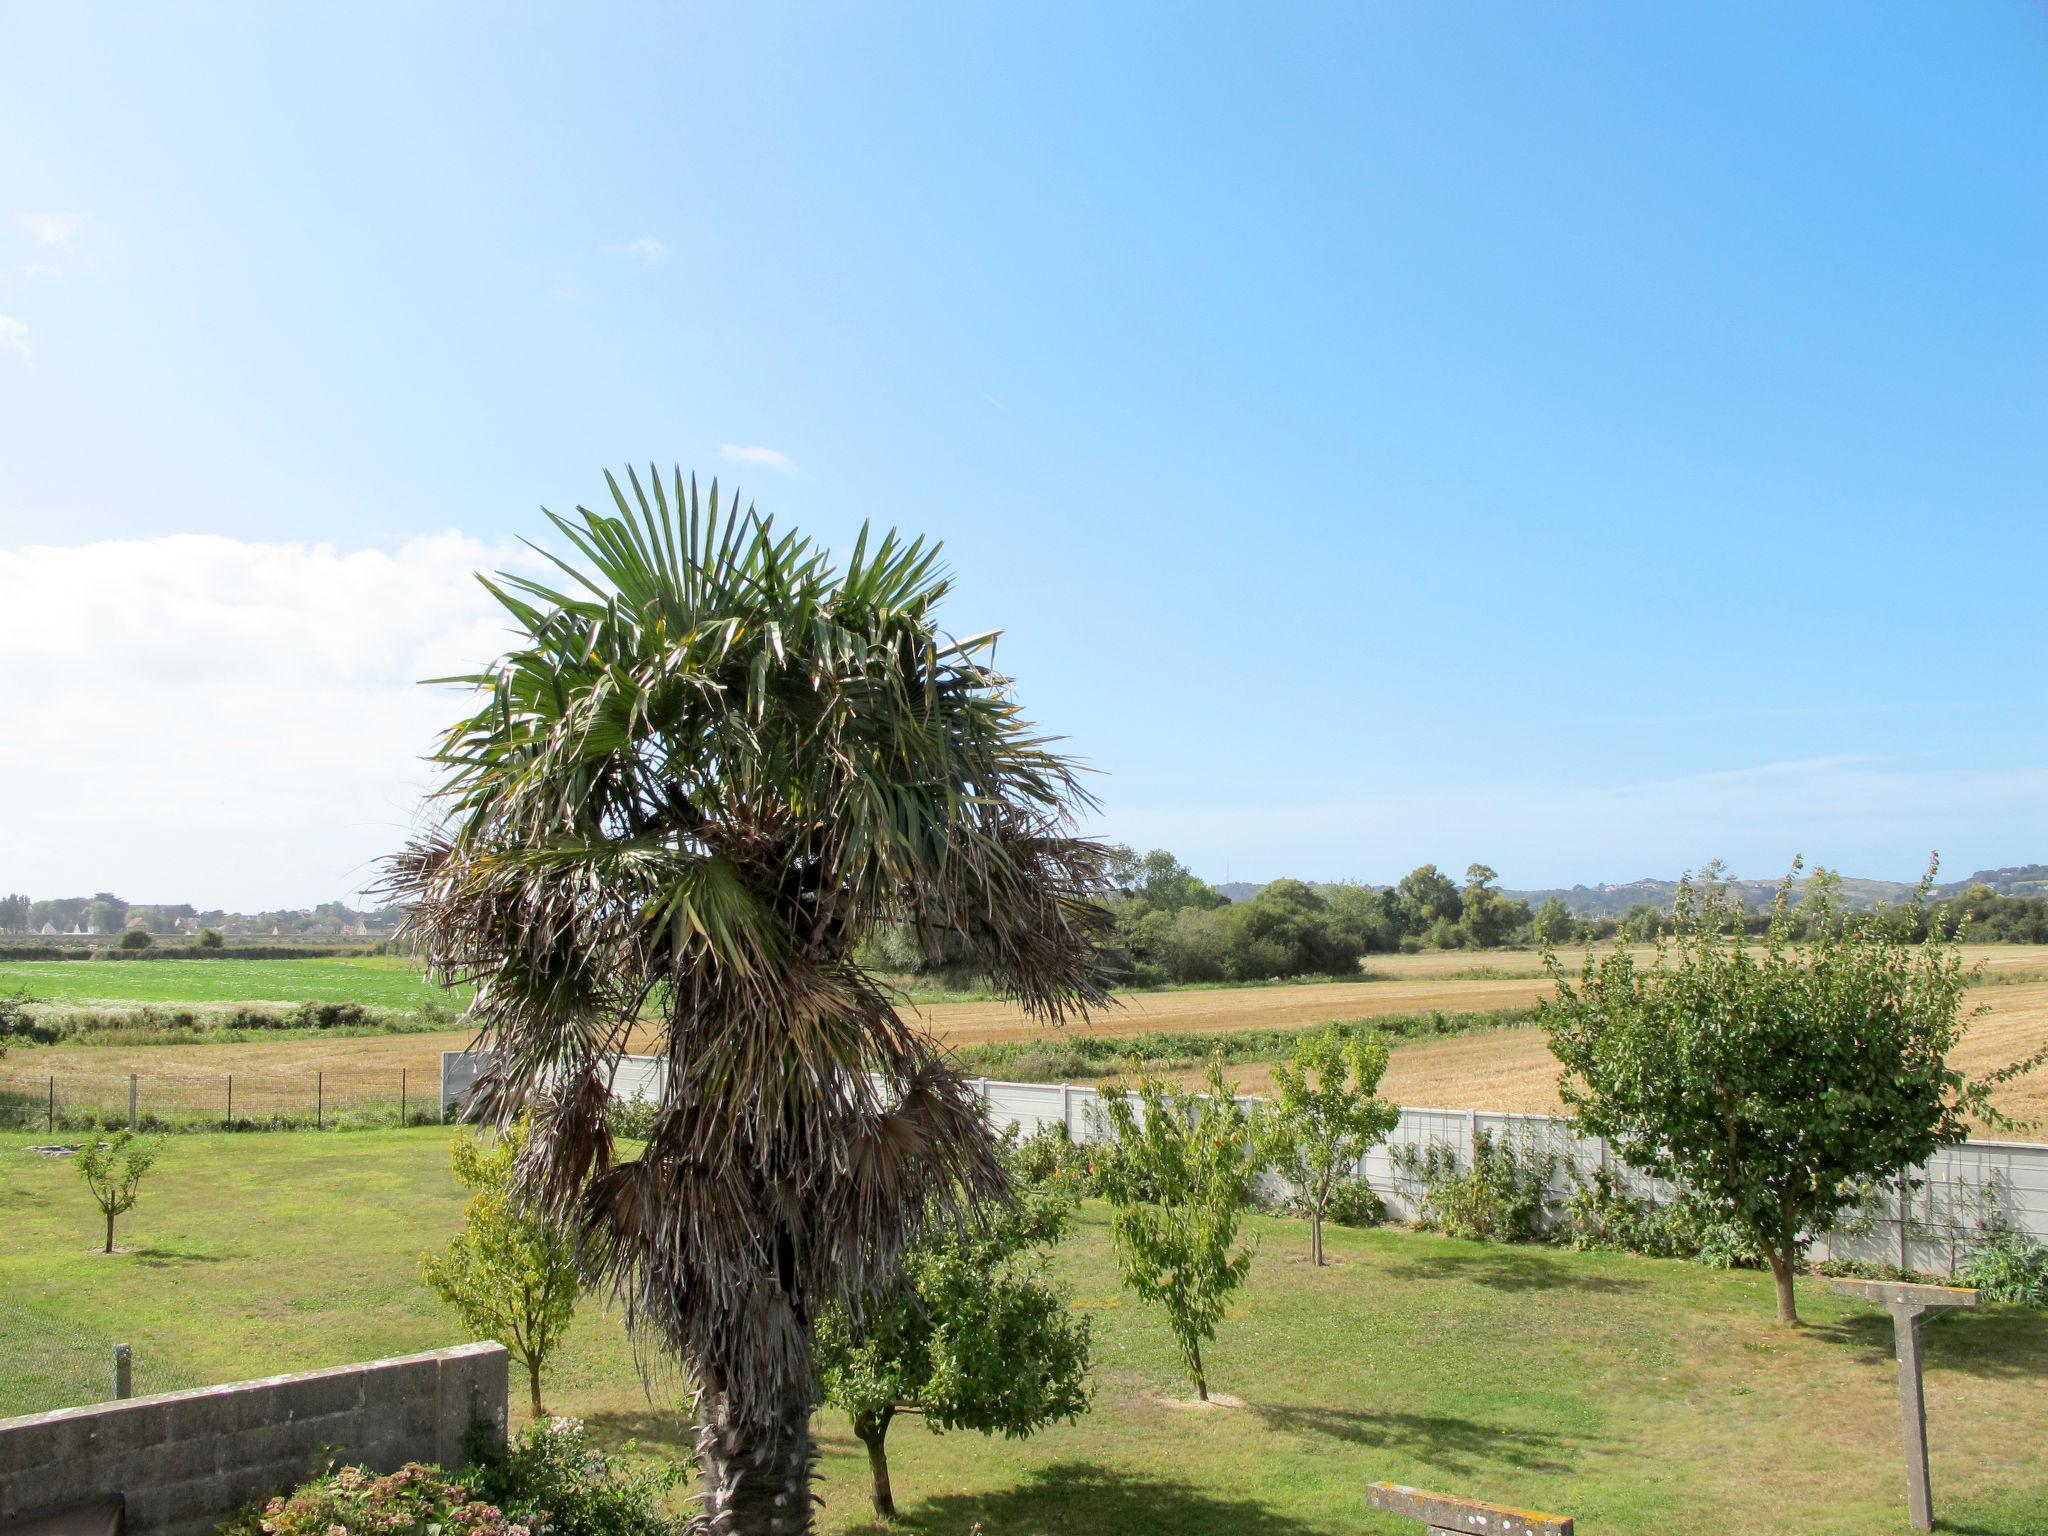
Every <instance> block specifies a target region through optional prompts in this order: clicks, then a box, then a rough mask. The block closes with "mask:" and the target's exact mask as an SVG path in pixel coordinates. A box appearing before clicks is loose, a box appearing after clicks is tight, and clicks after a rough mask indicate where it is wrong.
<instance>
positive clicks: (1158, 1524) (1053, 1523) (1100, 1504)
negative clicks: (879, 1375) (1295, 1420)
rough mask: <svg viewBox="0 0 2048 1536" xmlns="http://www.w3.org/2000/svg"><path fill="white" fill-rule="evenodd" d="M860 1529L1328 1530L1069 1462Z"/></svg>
mask: <svg viewBox="0 0 2048 1536" xmlns="http://www.w3.org/2000/svg"><path fill="white" fill-rule="evenodd" d="M854 1529H856V1530H861V1531H903V1530H906V1529H907V1530H911V1531H918V1532H924V1533H927V1536H963V1533H965V1532H967V1531H971V1530H977V1529H979V1530H983V1531H987V1532H990V1533H991V1536H994V1533H1000V1536H1054V1533H1058V1536H1325V1533H1326V1532H1327V1530H1328V1529H1329V1527H1328V1526H1322V1525H1308V1524H1305V1523H1303V1522H1302V1521H1300V1520H1297V1519H1295V1518H1294V1517H1293V1516H1292V1515H1286V1514H1281V1513H1279V1512H1277V1511H1275V1510H1272V1509H1269V1508H1267V1507H1266V1506H1265V1505H1263V1504H1260V1503H1257V1502H1255V1501H1253V1500H1251V1499H1243V1498H1230V1497H1227V1496H1224V1495H1220V1494H1215V1493H1211V1492H1208V1491H1206V1490H1204V1489H1200V1488H1196V1487H1194V1486H1192V1485H1191V1484H1188V1483H1183V1482H1178V1481H1175V1480H1173V1479H1171V1478H1163V1477H1154V1476H1150V1475H1148V1474H1145V1473H1142V1472H1128V1471H1124V1470H1122V1469H1120V1468H1116V1467H1107V1466H1103V1465H1101V1464H1099V1463H1097V1462H1092V1461H1062V1462H1057V1463H1055V1464H1054V1465H1052V1466H1049V1467H1040V1468H1038V1469H1036V1470H1035V1471H1033V1472H1032V1473H1031V1474H1030V1477H1029V1479H1028V1480H1027V1481H1025V1482H1023V1483H1021V1484H1019V1485H1017V1486H1015V1487H1011V1488H998V1489H993V1490H991V1491H990V1492H987V1493H955V1494H941V1495H940V1496H938V1497H937V1498H926V1499H913V1500H909V1501H906V1503H905V1508H904V1510H903V1513H902V1515H901V1517H900V1518H899V1519H898V1520H897V1522H896V1523H895V1524H894V1525H882V1524H879V1523H875V1522H870V1523H868V1524H865V1525H860V1526H856V1527H854Z"/></svg>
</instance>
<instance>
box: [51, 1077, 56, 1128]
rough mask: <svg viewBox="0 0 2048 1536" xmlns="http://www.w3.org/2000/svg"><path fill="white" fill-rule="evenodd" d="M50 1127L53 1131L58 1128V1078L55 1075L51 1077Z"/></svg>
mask: <svg viewBox="0 0 2048 1536" xmlns="http://www.w3.org/2000/svg"><path fill="white" fill-rule="evenodd" d="M50 1129H51V1131H52V1132H55V1130H56V1129H57V1079H56V1078H55V1077H52V1078H51V1079H50Z"/></svg>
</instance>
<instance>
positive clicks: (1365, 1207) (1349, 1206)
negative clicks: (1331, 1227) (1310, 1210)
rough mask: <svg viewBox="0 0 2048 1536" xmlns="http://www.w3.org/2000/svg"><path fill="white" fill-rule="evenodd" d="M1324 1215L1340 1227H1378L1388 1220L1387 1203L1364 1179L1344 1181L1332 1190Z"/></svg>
mask: <svg viewBox="0 0 2048 1536" xmlns="http://www.w3.org/2000/svg"><path fill="white" fill-rule="evenodd" d="M1324 1214H1325V1215H1326V1216H1327V1217H1328V1218H1329V1219H1330V1220H1331V1221H1334V1222H1335V1223H1337V1225H1338V1226H1340V1227H1377V1226H1380V1225H1381V1224H1382V1223H1384V1222H1385V1221H1386V1219H1387V1202H1386V1201H1384V1200H1382V1199H1381V1198H1380V1197H1379V1196H1378V1195H1376V1194H1374V1193H1373V1189H1372V1186H1371V1185H1370V1184H1368V1183H1366V1182H1365V1180H1363V1179H1344V1180H1341V1181H1339V1182H1338V1183H1337V1184H1336V1185H1334V1186H1333V1187H1332V1188H1331V1190H1330V1207H1329V1209H1328V1210H1327V1211H1326V1212H1324Z"/></svg>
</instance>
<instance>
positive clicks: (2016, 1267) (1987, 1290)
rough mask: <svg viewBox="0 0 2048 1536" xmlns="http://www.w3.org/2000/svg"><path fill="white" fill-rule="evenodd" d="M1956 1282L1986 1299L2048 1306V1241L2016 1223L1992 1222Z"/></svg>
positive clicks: (2031, 1305) (2024, 1305)
mask: <svg viewBox="0 0 2048 1536" xmlns="http://www.w3.org/2000/svg"><path fill="white" fill-rule="evenodd" d="M1956 1283H1957V1284H1959V1285H1966V1286H1969V1287H1971V1288H1972V1289H1973V1290H1976V1291H1978V1292H1980V1293H1981V1294H1982V1295H1983V1298H1984V1299H1985V1300H1986V1301H2010V1302H2017V1303H2018V1304H2019V1305H2020V1306H2023V1307H2048V1243H2042V1242H2040V1241H2038V1240H2037V1239H2035V1238H2033V1237H2030V1236H2029V1235H2028V1234H2026V1233H2025V1232H2022V1231H2020V1230H2018V1229H2017V1228H2016V1227H2011V1226H2007V1225H2005V1224H2003V1223H2000V1224H1998V1225H1994V1226H1993V1227H1991V1228H1990V1229H1989V1230H1988V1231H1987V1232H1986V1234H1985V1236H1984V1237H1983V1238H1982V1239H1981V1240H1980V1241H1979V1242H1978V1243H1977V1246H1976V1248H1975V1249H1974V1250H1973V1251H1972V1253H1971V1254H1970V1258H1969V1262H1968V1263H1966V1264H1964V1265H1963V1267H1962V1270H1961V1271H1960V1272H1959V1273H1958V1274H1957V1276H1956Z"/></svg>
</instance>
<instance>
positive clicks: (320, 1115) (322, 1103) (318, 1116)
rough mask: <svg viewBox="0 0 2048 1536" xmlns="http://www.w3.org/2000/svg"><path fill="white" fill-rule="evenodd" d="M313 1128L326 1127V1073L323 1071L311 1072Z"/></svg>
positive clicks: (320, 1129) (321, 1129)
mask: <svg viewBox="0 0 2048 1536" xmlns="http://www.w3.org/2000/svg"><path fill="white" fill-rule="evenodd" d="M313 1129H314V1130H316V1131H324V1130H326V1129H327V1074H326V1073H325V1072H315V1073H314V1074H313Z"/></svg>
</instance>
